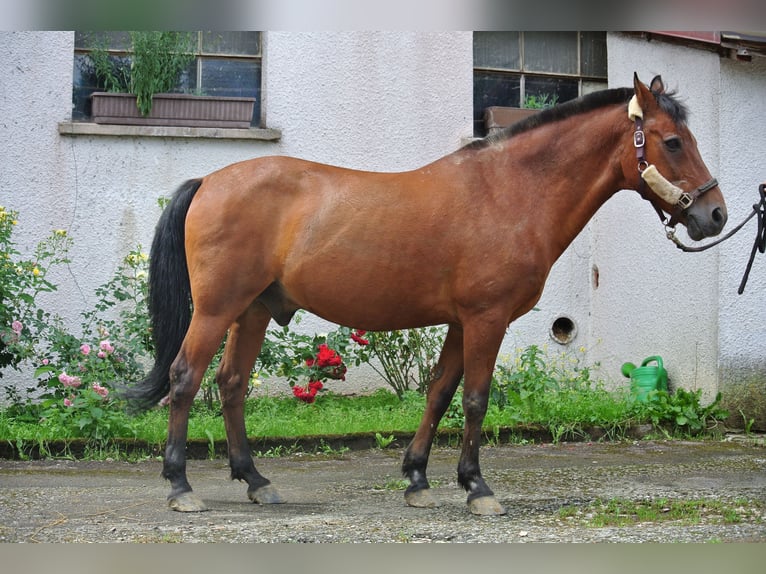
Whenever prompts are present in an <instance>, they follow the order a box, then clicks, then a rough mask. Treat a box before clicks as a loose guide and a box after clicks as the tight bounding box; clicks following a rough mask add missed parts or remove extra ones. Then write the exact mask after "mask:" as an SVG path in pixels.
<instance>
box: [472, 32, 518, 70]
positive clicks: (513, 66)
mask: <svg viewBox="0 0 766 574" xmlns="http://www.w3.org/2000/svg"><path fill="white" fill-rule="evenodd" d="M473 65H474V67H477V68H501V69H507V70H519V69H521V55H520V52H519V33H518V32H474V34H473Z"/></svg>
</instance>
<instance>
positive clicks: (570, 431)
mask: <svg viewBox="0 0 766 574" xmlns="http://www.w3.org/2000/svg"><path fill="white" fill-rule="evenodd" d="M570 359H571V358H570ZM572 364H574V365H575V367H572ZM576 365H577V362H576V361H575V362H574V363H572V361H571V360H569V361H566V362H563V363H562V362H561V361H560V360H559V359H555V358H551V357H548V356H547V355H545V353H544V352H543V351H541V350H540V349H538V348H537V347H534V346H532V347H529V348H527V349H526V350H525V351H524V352H523V353H522V354H521V356H520V358H519V360H518V361H517V363H516V364H515V366H514V367H513V368H511V367H507V366H500V367H499V368H498V371H497V373H496V378H495V380H494V381H493V385H492V390H491V394H490V401H489V406H488V409H487V413H486V417H485V420H484V431H485V433H486V435H487V437H488V438H489V440H490V441H492V440H495V441H497V440H499V437H500V436H506V435H508V434H509V433H510V435H511V439H509V440H513V437H515V436H516V434H517V433H520V434H521V435H524V434H525V433H526V431H527V430H529V429H530V428H531V429H532V430H533V432H536V431H539V432H542V433H546V434H547V435H548V436H549V437H550V439H552V440H553V442H560V441H563V440H620V439H623V438H626V437H627V436H628V435H629V431H631V430H632V429H633V427H634V426H635V425H638V424H650V425H652V427H653V428H654V429H655V430H656V433H657V436H664V437H666V438H670V437H690V436H699V435H710V434H711V432H715V428H716V425H717V424H718V422H719V421H720V420H722V419H723V418H724V417H725V416H728V413H726V412H725V411H723V410H722V409H720V408H719V407H718V403H719V401H720V395H719V396H718V397H717V398H716V401H715V402H714V403H712V404H711V405H709V406H702V405H701V404H700V391H698V392H694V393H692V392H687V391H683V390H682V389H678V390H677V391H676V392H675V393H674V394H673V395H668V394H667V393H659V394H658V395H657V396H656V397H655V398H654V399H653V400H651V401H648V402H646V403H641V402H639V401H637V400H636V398H635V397H633V396H632V395H631V394H630V392H629V391H628V390H627V389H623V390H620V391H611V390H607V389H606V388H605V387H604V385H603V383H601V382H599V381H593V380H592V379H591V373H590V371H589V370H588V369H586V368H579V367H576ZM425 402H426V399H425V396H423V395H422V394H419V393H417V392H415V391H406V392H404V393H402V395H401V397H399V396H397V395H396V394H395V393H393V392H391V391H390V390H387V389H380V390H378V391H377V392H375V393H373V394H371V395H366V396H344V395H337V394H333V393H331V392H323V393H320V394H319V395H318V396H317V399H316V402H314V403H311V404H307V403H304V402H300V401H297V400H296V399H295V398H294V397H292V396H289V395H283V396H259V397H254V398H250V399H249V400H248V401H247V403H246V405H245V428H246V431H247V434H248V436H249V437H251V438H266V439H279V440H278V441H277V442H278V443H279V444H281V445H282V446H281V447H280V448H288V447H287V446H285V445H290V444H291V443H293V444H295V445H298V443H299V439H302V438H305V437H313V438H316V437H328V438H329V437H343V436H349V435H370V436H374V438H375V445H376V446H377V448H381V449H382V448H386V447H388V446H389V445H390V444H391V443H393V442H394V440H395V435H396V434H409V433H413V432H415V430H416V429H417V428H418V425H419V423H420V419H421V417H422V415H423V411H424V407H425ZM103 411H104V412H99V416H100V417H101V418H99V419H98V421H97V424H89V425H88V426H86V427H85V428H83V426H82V425H80V427H79V428H78V426H77V424H78V422H79V421H80V418H79V416H80V414H81V411H75V412H74V414H75V415H76V416H73V417H65V418H61V417H59V418H56V416H49V414H48V413H50V412H53V414H54V415H55V414H56V413H57V412H60V409H59V410H58V411H57V410H55V409H54V410H52V411H51V410H48V411H46V410H45V407H44V406H41V405H39V404H38V405H35V404H32V403H29V404H24V405H21V404H14V405H11V406H10V407H7V408H6V409H4V410H0V443H3V442H4V443H6V444H10V445H12V446H13V447H14V448H15V452H17V453H28V456H32V455H35V456H50V455H51V453H50V448H49V447H50V445H51V443H53V442H54V441H56V442H58V446H57V451H58V452H59V453H61V452H62V447H61V441H62V440H63V441H65V443H64V451H65V452H64V455H65V456H66V449H67V448H68V445H69V444H70V443H68V442H66V441H70V442H71V439H75V438H78V437H81V438H85V439H86V442H87V447H86V450H88V451H89V452H88V453H87V456H90V457H93V458H103V457H105V456H106V457H109V456H114V457H117V458H121V456H120V453H119V449H120V448H121V447H120V442H121V440H120V439H135V441H137V442H139V443H142V444H145V445H146V446H147V449H148V452H149V453H157V452H161V450H162V447H163V445H164V443H165V441H166V437H167V425H168V421H167V417H168V410H167V409H155V410H152V411H150V412H147V413H144V414H142V415H140V416H136V417H129V416H128V415H127V414H125V413H123V412H121V411H119V410H115V409H108V410H107V409H103ZM67 412H68V411H67ZM83 412H85V414H87V412H88V411H87V409H83ZM463 424H464V415H463V410H462V391H458V393H457V395H456V396H455V398H454V399H453V401H452V404H451V405H450V406H449V408H448V409H447V412H446V414H445V416H444V417H443V419H442V421H441V423H440V428H442V429H445V428H447V429H460V428H462V427H463ZM501 431H502V433H501ZM88 432H90V433H94V432H95V433H98V434H88ZM89 437H91V438H89ZM188 439H189V440H191V441H203V443H205V444H207V445H208V455H209V456H211V457H212V456H215V454H216V452H217V451H219V450H220V449H219V448H218V447H219V445H221V444H225V441H226V435H225V427H224V421H223V417H222V416H221V412H220V405H219V404H218V403H215V402H211V403H208V402H207V401H204V400H200V401H197V402H196V403H195V405H194V407H193V409H192V412H191V416H190V419H189V429H188ZM448 439H449V441H450V443H451V442H452V440H453V437H452V435H449V436H448ZM503 440H505V439H503ZM524 440H526V439H524ZM546 440H548V439H547V438H546ZM331 442H332V444H333V445H335V446H334V447H333V448H335V449H337V448H338V446H337V445H338V444H339V442H338V441H337V440H333V441H331ZM325 447H326V449H330V447H329V445H327V443H325ZM266 448H271V445H270V446H269V447H266ZM115 450H116V452H115ZM288 450H289V449H288ZM278 454H279V453H276V452H275V453H274V455H278ZM84 455H86V453H82V448H80V451H78V456H84ZM21 456H23V454H22V455H21Z"/></svg>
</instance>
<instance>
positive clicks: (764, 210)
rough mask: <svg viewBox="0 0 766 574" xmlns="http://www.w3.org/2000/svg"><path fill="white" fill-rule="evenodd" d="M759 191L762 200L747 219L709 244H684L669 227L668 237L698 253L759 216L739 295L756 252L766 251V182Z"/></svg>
mask: <svg viewBox="0 0 766 574" xmlns="http://www.w3.org/2000/svg"><path fill="white" fill-rule="evenodd" d="M758 193H759V194H760V196H761V200H760V201H759V202H758V203H755V204H753V211H752V213H750V215H748V216H747V217H746V218H745V220H744V221H743V222H742V223H740V224H739V225H737V227H735V228H734V229H732V230H731V231H729V233H727V234H726V235H724V236H723V237H721V238H720V239H717V240H716V241H713V242H712V243H708V244H707V245H701V246H699V247H690V246H688V245H684V244H683V243H681V240H680V239H678V237H676V230H675V229H674V228H672V227H669V228H667V232H666V233H667V237H668V239H670V240H671V241H672V242H673V243H675V244H676V247H678V248H679V249H680V250H681V251H685V252H686V253H698V252H700V251H705V250H707V249H710V248H711V247H714V246H716V245H718V244H719V243H721V242H723V241H726V240H727V239H729V237H731V236H732V235H734V234H735V233H737V231H739V230H740V229H742V228H743V227H744V226H745V224H746V223H747V222H748V221H750V220H751V219H752V218H753V217H755V216H756V215H757V216H758V229H757V231H756V234H755V241H754V242H753V249H752V251H751V252H750V260H749V261H748V262H747V267H746V268H745V274H744V276H743V277H742V281H741V282H740V284H739V289H738V290H737V293H738V294H739V295H742V293H743V292H744V291H745V284H746V283H747V279H748V277H749V276H750V269H752V267H753V261H754V260H755V252H756V251H760V252H761V253H764V252H766V183H764V184H761V185H760V186H759V187H758Z"/></svg>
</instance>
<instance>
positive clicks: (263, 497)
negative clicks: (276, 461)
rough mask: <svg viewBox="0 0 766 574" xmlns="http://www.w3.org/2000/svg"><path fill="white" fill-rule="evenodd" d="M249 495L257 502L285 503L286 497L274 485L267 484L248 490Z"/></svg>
mask: <svg viewBox="0 0 766 574" xmlns="http://www.w3.org/2000/svg"><path fill="white" fill-rule="evenodd" d="M247 497H248V498H249V499H250V500H251V501H252V502H255V503H257V504H284V502H285V499H284V498H282V495H281V494H279V491H278V490H277V489H276V488H274V486H273V485H271V484H267V485H266V486H261V487H260V488H256V489H255V490H248V491H247Z"/></svg>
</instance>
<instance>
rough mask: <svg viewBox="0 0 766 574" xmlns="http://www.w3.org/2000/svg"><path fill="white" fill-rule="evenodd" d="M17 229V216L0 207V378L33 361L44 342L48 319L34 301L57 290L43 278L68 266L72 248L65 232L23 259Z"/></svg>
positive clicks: (49, 237)
mask: <svg viewBox="0 0 766 574" xmlns="http://www.w3.org/2000/svg"><path fill="white" fill-rule="evenodd" d="M17 225H18V212H17V211H13V210H7V209H6V208H5V207H3V206H0V285H2V289H1V290H0V377H2V370H1V369H3V368H4V367H8V366H10V367H13V368H18V366H19V364H20V363H22V362H23V361H24V360H26V359H29V358H30V357H32V356H33V354H34V350H35V346H36V345H38V344H39V343H40V342H41V340H42V339H43V338H44V333H45V331H46V327H47V325H48V324H49V322H50V321H51V317H50V315H49V314H48V313H46V312H44V311H43V310H42V309H40V308H38V306H37V297H38V296H39V295H40V294H41V293H50V292H53V291H55V290H56V286H55V285H54V284H53V283H51V282H50V281H49V280H48V279H47V278H46V277H47V275H48V272H49V270H50V268H52V267H54V266H56V265H62V264H67V263H69V259H68V252H69V248H70V246H71V244H72V240H71V239H70V238H69V236H68V235H67V233H66V231H64V230H57V231H54V232H53V233H51V234H50V236H48V237H47V238H46V239H44V240H42V241H40V242H39V243H38V244H37V247H36V248H35V251H34V254H33V256H32V259H24V258H23V257H22V256H21V253H20V252H19V251H18V250H17V249H16V244H15V242H14V241H13V237H12V235H13V231H14V229H15V227H16V226H17Z"/></svg>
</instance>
